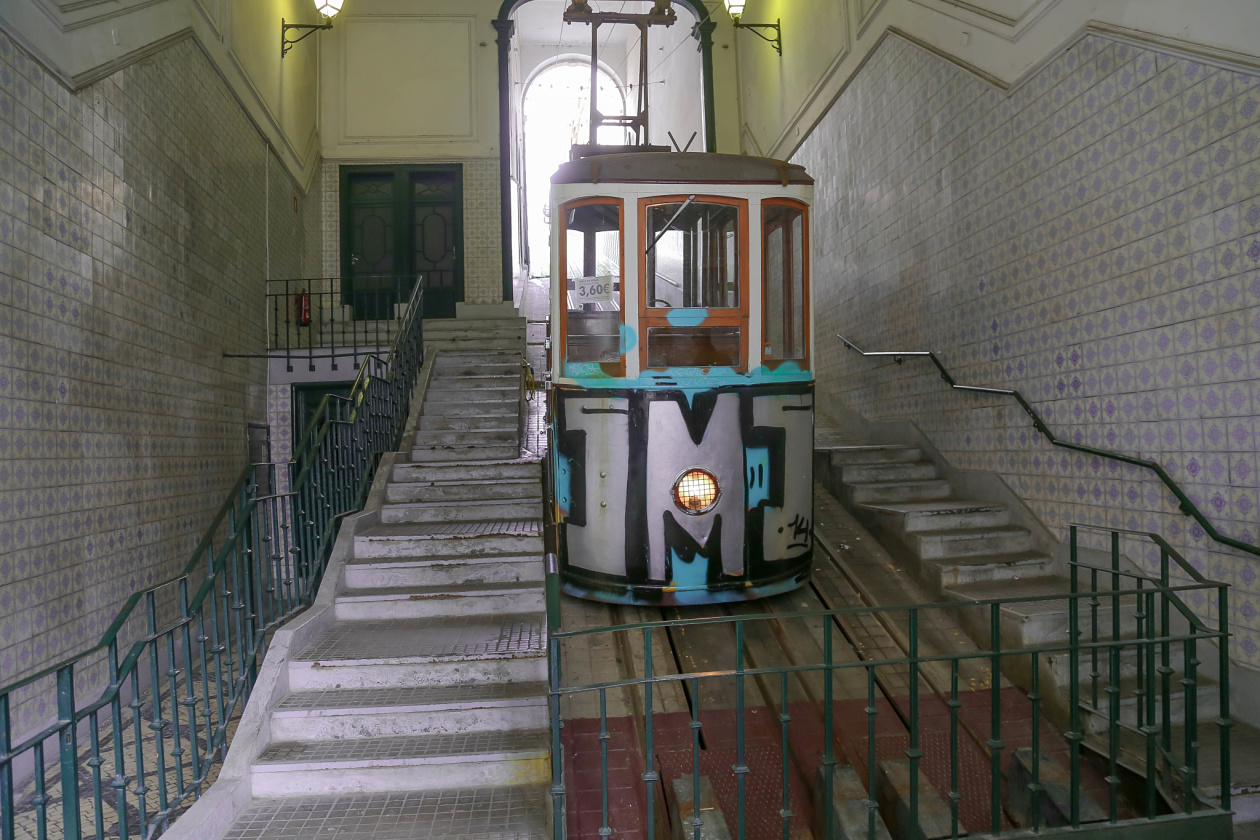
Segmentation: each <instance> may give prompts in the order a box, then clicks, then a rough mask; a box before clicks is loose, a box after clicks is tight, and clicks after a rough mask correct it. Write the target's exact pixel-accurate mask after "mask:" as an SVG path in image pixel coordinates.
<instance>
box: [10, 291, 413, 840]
mask: <svg viewBox="0 0 1260 840" xmlns="http://www.w3.org/2000/svg"><path fill="white" fill-rule="evenodd" d="M421 295H422V292H421V290H420V288H419V286H417V287H416V288H415V289H414V291H413V292H412V294H411V298H410V300H409V303H408V309H407V313H406V315H405V317H404V319H403V322H402V324H401V325H400V326H399V328H398V331H397V333H396V337H395V340H394V343H393V346H392V348H391V350H390V352H389V356H388V358H386V359H381V358H380V357H379V356H375V355H372V356H368V357H366V359H365V361H364V362H363V364H362V366H361V368H360V370H359V375H358V378H357V379H356V380H355V382H354V385H353V388H352V389H351V392H350V395H349V397H348V398H341V397H336V396H331V395H330V396H326V397H325V398H324V400H323V402H322V403H321V404H320V406H319V408H318V409H317V411H316V414H315V417H314V418H313V419H312V420H311V422H310V423H309V424H308V425H307V427H306V428H305V430H304V431H303V433H302V436H301V439H300V441H299V442H298V444H297V446H296V447H295V448H294V453H295V455H294V457H293V460H292V461H291V462H289V463H287V464H275V465H257V466H249V467H247V468H246V469H244V470H243V471H242V472H241V474H240V475H239V476H238V477H237V479H236V481H235V482H234V483H233V485H232V488H231V491H230V492H229V494H228V498H227V500H226V501H225V502H224V503H223V505H222V506H221V507H220V509H219V510H218V512H217V514H216V515H215V517H214V519H213V520H212V522H211V525H210V528H209V529H208V530H207V532H206V535H205V536H204V537H203V538H202V539H201V541H200V542H199V543H198V545H197V547H196V548H195V549H194V551H193V553H192V556H191V557H190V558H189V560H188V562H187V563H186V564H185V566H184V568H183V570H182V571H181V572H180V574H179V575H178V576H176V577H174V578H171V579H169V580H166V581H163V582H161V583H159V584H156V585H154V586H151V587H148V588H147V589H144V590H142V591H140V592H137V593H135V594H134V595H132V596H131V597H130V598H128V599H127V601H126V603H125V604H124V605H123V606H122V608H121V609H120V611H119V613H118V616H117V618H115V619H114V621H113V623H112V624H110V626H109V628H108V629H107V630H106V631H105V633H104V635H103V636H102V637H101V640H100V642H98V643H97V644H96V645H94V646H93V647H92V648H90V649H88V650H86V651H83V652H81V653H78V654H76V655H74V656H72V657H70V658H68V659H66V660H64V661H62V662H59V663H57V664H55V665H51V666H49V667H47V668H43V669H41V670H40V671H38V672H36V673H34V674H31V675H30V676H27V677H24V678H23V679H21V680H18V681H17V682H14V683H12V684H10V685H6V686H4V687H3V688H0V840H15V838H17V837H30V836H35V837H38V838H39V840H44V838H46V837H50V836H52V837H64V838H76V840H77V839H78V838H80V837H83V836H91V837H96V838H105V837H118V838H120V840H128V838H130V837H152V836H154V835H156V834H159V833H161V831H162V830H163V829H164V828H165V827H166V826H167V825H168V824H169V822H170V821H171V819H172V818H173V817H174V816H176V815H177V814H178V813H179V812H180V811H181V810H182V809H184V808H186V807H187V806H188V805H189V804H190V803H191V801H192V800H193V799H195V798H196V797H198V796H199V795H200V794H201V793H202V792H203V790H204V788H205V786H206V784H207V782H208V781H209V780H210V778H211V777H212V775H214V774H216V773H217V764H218V763H219V762H220V761H221V760H222V758H223V757H224V756H225V755H226V753H227V747H228V741H229V738H230V735H231V730H232V729H233V727H234V725H235V720H236V718H237V717H238V716H239V713H240V711H241V710H242V709H243V707H244V703H245V701H246V700H247V699H248V697H249V694H250V690H251V688H252V687H253V684H254V680H255V678H256V676H257V670H258V667H259V665H260V663H261V661H262V656H263V653H264V651H265V646H266V635H267V631H268V630H269V629H270V628H273V627H275V626H276V625H278V624H280V623H282V622H284V621H285V620H287V619H288V618H290V617H291V616H293V615H294V614H295V613H297V612H299V611H301V610H303V609H305V608H306V607H307V606H309V605H310V604H311V602H312V601H313V599H314V597H315V594H316V592H317V591H318V589H319V584H320V580H321V578H322V576H323V572H324V569H325V566H326V564H327V562H328V558H329V556H330V554H331V552H332V547H333V543H334V541H335V539H336V535H337V528H338V525H339V524H340V521H341V519H342V517H344V516H345V515H347V514H349V513H352V512H354V511H356V510H358V509H360V508H361V507H362V505H363V503H364V501H365V499H366V497H367V493H368V490H369V488H370V487H371V484H372V479H373V476H374V474H375V469H376V464H377V462H378V460H379V456H380V454H381V453H382V452H386V451H392V450H394V449H396V448H397V445H398V442H399V440H400V438H401V435H402V432H403V426H404V425H405V423H406V418H407V415H408V410H409V407H410V400H411V392H412V390H413V388H414V387H415V383H416V380H417V376H418V374H419V370H420V366H421V363H422V362H423V341H422V335H421V316H420V310H421ZM97 669H104V670H105V671H106V672H107V673H106V679H107V683H106V685H105V688H104V690H103V692H102V693H101V694H100V695H99V696H98V697H96V698H95V699H93V700H91V701H90V702H86V703H79V702H76V692H79V693H81V692H82V690H83V687H84V686H85V685H87V684H88V683H87V680H85V677H86V676H89V675H91V674H92V673H93V671H94V670H97ZM23 703H26V704H39V703H46V704H48V705H49V706H51V707H53V708H55V709H56V712H57V715H56V720H54V721H52V722H51V723H48V724H47V725H39V726H37V727H36V728H35V729H34V731H29V732H24V733H22V732H18V733H15V731H14V717H13V715H12V712H13V710H14V708H15V706H17V705H18V704H23ZM37 708H38V706H37ZM81 738H86V739H87V740H88V742H89V747H88V749H87V750H86V751H81V750H80V739H81ZM49 747H51V749H49ZM23 791H26V792H25V793H24V792H23ZM58 805H59V807H55V806H58Z"/></svg>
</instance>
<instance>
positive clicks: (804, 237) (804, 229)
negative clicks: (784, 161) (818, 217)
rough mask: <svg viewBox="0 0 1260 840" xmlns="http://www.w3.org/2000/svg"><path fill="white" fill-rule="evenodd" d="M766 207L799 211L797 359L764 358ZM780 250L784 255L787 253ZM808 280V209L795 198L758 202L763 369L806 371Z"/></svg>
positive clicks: (766, 322)
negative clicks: (800, 351) (789, 365)
mask: <svg viewBox="0 0 1260 840" xmlns="http://www.w3.org/2000/svg"><path fill="white" fill-rule="evenodd" d="M767 207H790V208H792V209H794V210H800V211H801V255H802V256H801V266H802V269H803V272H804V273H803V275H802V283H801V294H802V295H804V298H805V300H804V304H805V305H804V307H803V308H802V312H801V316H802V318H804V324H803V326H802V330H801V341H802V343H803V344H804V346H805V355H804V357H803V358H800V359H782V358H779V357H778V356H766V355H765V348H766V336H767V335H769V334H770V331H769V316H768V313H767V310H766V299H767V296H766V278H767V274H768V272H767V271H766V258H767V257H766V253H767V249H766V208H767ZM787 250H788V249H787V248H784V253H787ZM810 281H811V278H810V260H809V205H808V204H806V203H805V202H803V201H800V200H799V199H795V198H763V199H762V200H761V358H760V363H761V364H763V365H766V366H767V367H769V368H771V369H772V370H773V369H774V368H777V367H778V366H779V365H781V364H783V363H785V362H797V363H798V364H800V366H801V369H802V370H809V369H810V355H811V354H810V352H809V351H810V348H811V347H812V346H813V345H812V344H811V343H810V336H811V332H810V304H811V303H812V302H813V297H814V296H813V286H812V285H811V282H810Z"/></svg>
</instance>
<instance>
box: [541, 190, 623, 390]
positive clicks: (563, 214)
mask: <svg viewBox="0 0 1260 840" xmlns="http://www.w3.org/2000/svg"><path fill="white" fill-rule="evenodd" d="M592 204H611V205H616V207H617V227H618V231H617V235H618V236H620V237H621V254H620V256H619V260H620V263H619V269H620V271H621V276H620V277H619V278H618V280H619V285H620V286H621V293H620V294H621V299H620V300H619V301H618V304H617V305H618V307H619V308H618V314H619V315H620V316H621V326H622V327H624V326H625V325H626V200H625V199H624V198H618V197H617V196H612V195H600V196H587V197H585V198H575V199H573V200H572V201H566V202H565V203H564V204H561V205H560V207H559V210H560V242H559V244H558V245H557V249H558V251H559V260H560V261H559V273H560V277H559V278H558V281H559V283H560V284H562V285H561V288H560V289H559V291H560V292H561V295H562V296H561V298H560V353H559V356H558V357H557V361H559V363H560V375H561V376H563V377H565V378H569V379H581V378H582V377H574V376H571V375H570V374H569V371H568V360H569V270H568V266H569V253H568V251H569V236H568V233H569V224H568V220H569V215H568V213H569V211H570V210H574V209H576V208H578V207H588V206H590V205H592ZM599 364H600V367H601V369H602V370H604V372H605V373H606V374H608V373H609V371H608V368H607V366H608V365H611V364H612V362H600V363H599ZM611 373H612V375H614V376H625V375H626V354H625V353H619V354H618V356H617V368H616V370H614V371H612V372H611Z"/></svg>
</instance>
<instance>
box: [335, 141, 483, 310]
mask: <svg viewBox="0 0 1260 840" xmlns="http://www.w3.org/2000/svg"><path fill="white" fill-rule="evenodd" d="M341 231H342V234H341V258H342V272H341V277H342V284H341V294H342V302H343V303H345V304H348V305H349V306H350V307H351V308H352V310H353V311H354V317H355V318H356V319H378V318H389V317H392V313H393V308H394V304H395V303H398V302H399V301H401V300H405V299H406V296H407V295H410V294H411V290H412V288H413V286H414V283H415V279H416V278H417V277H418V278H420V279H421V281H422V282H423V283H424V317H426V318H454V317H455V304H456V303H457V302H459V301H462V300H463V299H464V235H463V173H462V167H461V166H459V165H458V164H454V165H430V166H343V167H341Z"/></svg>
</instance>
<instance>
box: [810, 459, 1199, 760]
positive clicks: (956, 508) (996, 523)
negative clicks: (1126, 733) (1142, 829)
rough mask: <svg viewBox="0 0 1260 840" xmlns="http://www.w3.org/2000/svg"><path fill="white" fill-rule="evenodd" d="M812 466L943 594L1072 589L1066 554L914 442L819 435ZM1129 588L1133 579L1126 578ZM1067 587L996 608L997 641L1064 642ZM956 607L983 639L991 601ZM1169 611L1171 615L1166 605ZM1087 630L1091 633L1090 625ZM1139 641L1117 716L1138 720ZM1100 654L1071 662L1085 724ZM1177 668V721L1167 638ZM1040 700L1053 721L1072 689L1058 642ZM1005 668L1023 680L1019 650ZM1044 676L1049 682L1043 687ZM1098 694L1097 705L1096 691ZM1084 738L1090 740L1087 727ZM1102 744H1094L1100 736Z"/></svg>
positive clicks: (1092, 725)
mask: <svg viewBox="0 0 1260 840" xmlns="http://www.w3.org/2000/svg"><path fill="white" fill-rule="evenodd" d="M816 474H818V475H819V476H820V478H822V479H823V480H824V482H825V483H826V486H827V487H828V489H829V490H830V491H831V493H832V494H833V495H834V496H836V497H837V498H838V499H840V500H841V501H842V502H843V503H844V504H845V506H846V507H848V508H849V509H850V510H852V511H853V512H854V513H855V514H856V515H857V516H858V517H859V518H860V519H862V520H864V521H865V522H866V523H867V524H868V525H870V526H872V528H873V529H874V530H875V532H876V533H877V534H880V535H881V536H883V537H885V538H887V541H888V543H890V544H891V545H895V546H897V547H898V548H900V550H901V556H902V557H903V558H905V560H906V561H907V563H906V565H907V566H908V567H909V568H910V569H911V570H912V571H913V572H914V573H915V575H916V577H917V578H918V580H919V582H920V583H921V584H922V585H923V586H925V587H926V588H927V589H928V591H929V592H931V593H933V595H934V596H935V597H937V598H938V599H939V601H940V602H942V603H957V604H960V605H965V604H967V603H972V602H976V601H985V600H992V599H999V598H1011V597H1036V596H1041V595H1054V594H1060V593H1067V592H1069V591H1070V580H1069V578H1068V569H1067V565H1066V563H1065V562H1063V561H1062V560H1056V558H1055V557H1053V556H1052V555H1051V554H1050V553H1048V552H1046V551H1044V550H1043V549H1042V548H1041V547H1039V546H1038V544H1037V540H1036V539H1035V537H1034V535H1033V534H1032V533H1031V532H1030V531H1029V530H1028V529H1027V528H1024V527H1022V526H1020V525H1017V524H1014V523H1013V521H1012V512H1011V509H1010V507H1009V506H1008V505H1007V504H1005V503H1003V502H991V501H987V500H976V499H967V498H961V497H960V496H959V495H958V494H957V493H956V492H955V490H954V487H953V486H952V485H951V483H950V482H949V481H948V480H947V479H945V478H943V477H942V476H941V474H940V470H939V469H938V468H937V465H936V464H935V463H934V462H932V461H931V460H929V459H927V458H926V457H925V456H924V453H923V452H922V450H921V449H920V447H918V446H904V445H874V446H854V445H847V444H843V443H834V444H826V445H822V446H819V447H818V448H817V449H816ZM1109 578H1110V576H1109V575H1100V576H1099V577H1098V579H1097V581H1096V585H1097V592H1098V597H1097V601H1098V604H1097V625H1098V628H1099V633H1098V637H1097V638H1098V641H1100V642H1106V641H1110V639H1111V633H1112V598H1111V597H1110V596H1109V595H1108V594H1107V593H1108V591H1109V587H1110V586H1111V581H1110V579H1109ZM1091 584H1092V581H1091V579H1090V575H1089V574H1088V573H1082V575H1081V588H1082V589H1083V590H1085V589H1089V588H1090V587H1091ZM1122 587H1123V588H1131V582H1130V581H1125V582H1124V583H1122ZM1068 603H1069V602H1068V600H1067V599H1053V600H1043V601H1016V602H1013V603H1006V604H1003V605H1002V606H1001V608H1000V617H999V621H1000V632H1001V646H1002V649H1003V650H1008V651H1009V650H1016V649H1021V648H1026V647H1033V646H1039V645H1053V644H1058V643H1062V642H1063V641H1064V640H1065V639H1066V638H1067V635H1068V614H1069V607H1068ZM1080 604H1081V607H1080V610H1081V616H1082V622H1083V623H1082V627H1083V628H1088V627H1089V626H1091V625H1090V623H1089V622H1090V619H1091V606H1092V604H1091V600H1090V599H1085V600H1082V601H1081V602H1080ZM1119 608H1120V611H1121V619H1122V631H1121V636H1120V637H1121V638H1133V636H1134V633H1135V621H1134V618H1135V614H1136V612H1137V605H1136V603H1135V602H1134V600H1133V598H1132V597H1128V598H1125V597H1122V598H1120V602H1119ZM958 618H959V619H960V621H961V623H962V626H963V627H964V628H965V629H966V631H967V633H968V635H970V636H971V637H972V638H973V639H975V641H976V642H977V643H978V644H980V645H982V646H987V645H989V644H990V639H989V636H990V616H989V612H988V610H987V608H980V607H973V608H970V609H960V610H959V615H958ZM1174 618H1175V617H1174ZM1084 641H1089V638H1088V636H1087V637H1086V638H1085V639H1084ZM1137 658H1138V657H1137V651H1136V649H1135V648H1133V647H1128V648H1125V649H1124V650H1123V651H1122V653H1121V655H1120V666H1119V676H1120V685H1119V688H1120V698H1121V700H1120V712H1121V718H1120V719H1121V720H1122V721H1123V722H1124V723H1125V724H1126V725H1127V726H1129V727H1132V728H1136V727H1137V725H1138V724H1139V720H1138V703H1139V698H1140V697H1141V693H1140V691H1139V689H1140V686H1139V685H1138V681H1137V673H1138V667H1137ZM1101 659H1102V661H1101V663H1095V662H1094V661H1093V657H1091V656H1082V657H1081V658H1080V662H1079V669H1078V674H1079V685H1080V687H1081V698H1082V702H1081V713H1082V725H1083V727H1084V729H1085V732H1086V734H1087V736H1089V735H1091V734H1095V733H1103V732H1105V731H1106V730H1107V727H1108V717H1107V714H1108V710H1107V702H1106V700H1107V698H1108V696H1109V695H1108V692H1107V689H1108V687H1109V670H1108V664H1109V663H1108V662H1107V661H1106V659H1107V658H1106V656H1103V657H1101ZM1169 664H1170V667H1171V668H1173V670H1174V673H1173V675H1172V684H1173V686H1174V688H1173V691H1172V693H1171V695H1170V701H1169V705H1170V709H1169V712H1170V719H1171V721H1172V722H1173V724H1174V726H1175V727H1176V728H1177V730H1178V732H1177V736H1178V737H1180V728H1181V727H1182V726H1183V724H1184V720H1185V702H1184V701H1185V693H1184V691H1183V690H1182V689H1181V688H1180V685H1181V683H1180V682H1179V681H1180V680H1181V679H1182V677H1183V671H1184V661H1183V656H1182V655H1181V651H1180V650H1176V649H1174V650H1172V651H1171V657H1170V663H1169ZM1040 671H1041V677H1042V686H1043V692H1044V694H1045V703H1046V707H1047V710H1048V711H1049V712H1050V713H1051V715H1052V716H1053V717H1054V718H1056V719H1057V720H1058V721H1059V722H1060V724H1061V725H1065V724H1066V722H1067V721H1068V716H1069V714H1070V708H1069V700H1068V691H1069V683H1070V679H1069V677H1070V669H1069V659H1068V656H1067V654H1066V653H1064V654H1050V655H1046V656H1044V657H1043V658H1042V663H1041V666H1040ZM1004 673H1005V675H1006V676H1007V677H1008V678H1010V679H1012V680H1013V681H1015V682H1016V683H1017V684H1020V685H1022V686H1024V687H1025V688H1028V687H1029V686H1030V684H1031V672H1030V670H1029V665H1028V664H1027V662H1026V660H1024V658H1022V657H1019V658H1016V659H1014V660H1009V661H1008V663H1007V666H1006V668H1005V670H1004ZM1047 683H1048V684H1049V687H1050V688H1051V690H1050V691H1045V687H1046V685H1047ZM1096 697H1097V698H1102V700H1101V701H1100V703H1099V705H1095V698H1096ZM1161 702H1162V701H1160V700H1157V701H1156V714H1157V716H1158V718H1159V719H1162V717H1163V709H1162V706H1161V705H1160V703H1161ZM1197 702H1198V717H1199V719H1200V720H1211V719H1213V718H1214V717H1215V716H1216V715H1217V714H1219V702H1220V693H1219V686H1218V685H1217V684H1216V683H1215V682H1214V681H1212V680H1210V679H1207V678H1206V677H1205V676H1203V675H1202V674H1200V675H1199V676H1198V686H1197ZM1086 743H1087V744H1088V743H1090V741H1089V738H1088V737H1087V741H1086ZM1099 746H1100V748H1101V744H1099ZM1134 754H1135V759H1138V760H1135V761H1134V762H1133V765H1132V766H1135V767H1136V766H1139V765H1140V766H1144V764H1143V763H1142V762H1143V761H1144V753H1142V754H1140V755H1139V754H1138V753H1137V750H1136V748H1135V749H1134Z"/></svg>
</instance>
